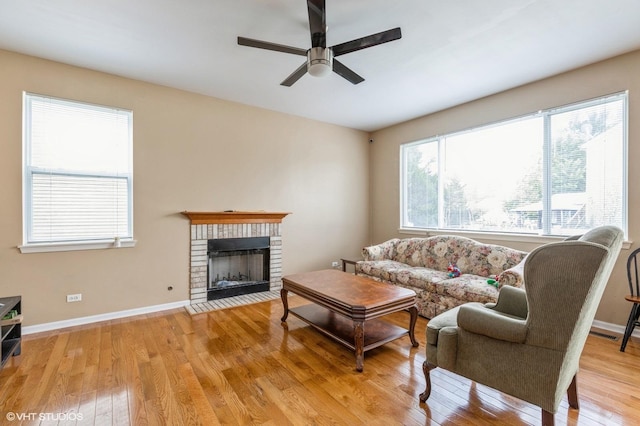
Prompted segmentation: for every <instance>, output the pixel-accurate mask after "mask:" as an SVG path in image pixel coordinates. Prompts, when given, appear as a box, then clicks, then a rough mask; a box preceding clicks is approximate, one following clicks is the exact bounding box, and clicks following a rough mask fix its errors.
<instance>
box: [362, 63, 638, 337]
mask: <svg viewBox="0 0 640 426" xmlns="http://www.w3.org/2000/svg"><path fill="white" fill-rule="evenodd" d="M623 90H629V158H630V161H629V162H630V165H631V166H630V167H629V212H630V214H629V240H631V241H635V242H636V243H634V244H633V245H632V249H633V248H635V246H637V242H638V241H639V240H640V216H638V215H636V214H634V212H637V211H640V169H639V168H637V167H634V166H633V164H634V163H635V162H636V161H635V160H636V159H639V158H640V51H636V52H633V53H630V54H627V55H623V56H620V57H617V58H614V59H611V60H607V61H604V62H600V63H597V64H594V65H589V66H586V67H584V68H580V69H578V70H575V71H571V72H567V73H564V74H561V75H557V76H554V77H551V78H548V79H545V80H542V81H539V82H536V83H533V84H529V85H526V86H523V87H519V88H516V89H513V90H509V91H506V92H503V93H499V94H496V95H494V96H490V97H487V98H484V99H481V100H478V101H475V102H470V103H467V104H464V105H460V106H457V107H455V108H451V109H448V110H445V111H441V112H438V113H435V114H431V115H428V116H424V117H421V118H418V119H415V120H412V121H409V122H406V123H402V124H399V125H397V126H393V127H389V128H386V129H383V130H380V131H378V132H375V133H374V134H373V135H372V137H373V139H374V143H373V144H372V150H371V153H370V158H371V161H370V173H371V182H370V184H371V193H370V197H371V216H370V220H371V242H380V241H384V240H386V239H389V238H392V237H401V236H405V237H406V236H407V235H406V234H399V232H398V227H399V223H400V213H399V212H400V207H399V154H400V152H399V151H400V149H399V147H400V144H402V143H405V142H411V141H415V140H419V139H423V138H426V137H429V136H433V135H437V134H442V133H447V132H452V131H457V130H463V129H467V128H470V127H473V126H476V125H480V124H485V123H490V122H495V121H498V120H502V119H506V118H510V117H517V116H519V115H523V114H526V113H530V112H534V111H538V110H540V109H544V108H550V107H555V106H561V105H565V104H569V103H572V102H576V101H581V100H586V99H590V98H594V97H598V96H602V95H606V94H610V93H615V92H619V91H623ZM498 169H499V168H498ZM486 242H489V243H497V244H504V245H510V246H513V247H516V248H520V249H523V250H527V251H528V250H531V249H532V248H533V247H535V245H534V244H531V243H518V242H513V243H506V242H504V241H491V240H486ZM628 254H629V250H623V251H622V253H621V255H620V258H619V259H618V263H617V265H616V268H615V270H614V272H613V275H612V278H611V280H610V281H609V285H608V287H607V289H606V291H605V294H604V297H603V301H602V303H601V305H600V308H599V310H598V312H597V315H596V319H597V320H600V321H604V322H608V323H613V324H625V323H626V320H627V316H628V315H629V310H630V308H631V306H630V304H629V303H628V302H625V301H624V294H626V293H627V292H628V288H627V283H626V272H625V262H626V257H627V256H628Z"/></svg>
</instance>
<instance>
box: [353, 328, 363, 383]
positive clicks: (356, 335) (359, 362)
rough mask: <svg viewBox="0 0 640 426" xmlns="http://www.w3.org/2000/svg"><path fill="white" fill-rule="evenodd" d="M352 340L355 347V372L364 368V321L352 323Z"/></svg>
mask: <svg viewBox="0 0 640 426" xmlns="http://www.w3.org/2000/svg"><path fill="white" fill-rule="evenodd" d="M353 339H354V340H355V342H354V343H355V346H356V370H358V371H362V369H363V368H364V321H354V322H353Z"/></svg>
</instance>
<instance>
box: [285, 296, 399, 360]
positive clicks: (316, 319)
mask: <svg viewBox="0 0 640 426" xmlns="http://www.w3.org/2000/svg"><path fill="white" fill-rule="evenodd" d="M289 312H290V313H291V314H293V315H295V316H296V317H298V318H300V319H301V320H302V321H304V322H306V323H307V324H309V325H310V326H312V327H313V328H315V329H316V330H318V331H319V332H321V333H322V334H324V335H326V336H328V337H331V338H332V339H334V340H336V341H337V342H338V343H340V344H342V345H344V346H346V347H348V348H349V349H351V350H352V351H355V349H356V347H355V340H354V331H353V320H351V319H349V318H346V317H344V316H342V315H340V314H338V313H335V312H332V311H330V310H328V309H326V308H324V307H322V306H319V305H315V304H309V305H303V306H298V307H295V308H290V309H289ZM364 328H365V331H364V346H363V351H364V352H366V351H368V350H370V349H373V348H377V347H378V346H381V345H384V344H385V343H388V342H390V341H392V340H395V339H397V338H399V337H402V336H404V335H408V333H409V330H407V329H406V328H402V327H398V326H397V325H393V324H391V323H388V322H386V321H384V320H382V319H379V318H375V319H372V320H369V321H367V322H365V325H364Z"/></svg>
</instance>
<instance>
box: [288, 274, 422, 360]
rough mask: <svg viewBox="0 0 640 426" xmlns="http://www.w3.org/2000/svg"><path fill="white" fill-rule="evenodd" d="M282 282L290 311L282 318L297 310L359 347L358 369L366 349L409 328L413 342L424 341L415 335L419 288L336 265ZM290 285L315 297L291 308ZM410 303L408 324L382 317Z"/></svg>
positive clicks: (346, 343) (338, 338)
mask: <svg viewBox="0 0 640 426" xmlns="http://www.w3.org/2000/svg"><path fill="white" fill-rule="evenodd" d="M282 284H283V285H282V290H280V296H281V298H282V304H283V305H284V315H283V316H282V318H281V321H282V322H283V323H286V320H287V316H288V315H289V312H291V313H292V314H293V315H295V316H296V317H298V318H300V319H301V320H303V321H305V322H306V323H308V324H309V325H311V326H312V327H314V328H315V329H316V330H318V331H320V332H321V333H323V334H325V335H326V336H329V337H331V338H332V339H334V340H336V341H337V342H339V343H341V344H342V345H344V346H346V347H348V348H350V349H351V350H354V351H355V353H356V370H358V371H362V369H363V364H364V352H366V351H368V350H369V349H373V348H376V347H378V346H381V345H383V344H385V343H387V342H390V341H392V340H395V339H398V338H400V337H402V336H405V335H407V334H408V335H409V338H410V339H411V344H412V345H413V346H414V347H417V346H418V342H417V341H416V339H415V336H414V328H415V325H416V320H417V318H418V309H417V308H416V305H415V303H416V293H415V292H414V291H413V290H409V289H406V288H402V287H397V286H394V285H391V284H385V283H380V282H377V281H373V280H371V279H369V278H365V277H363V276H360V275H352V274H348V273H345V272H342V271H338V270H336V269H327V270H323V271H315V272H306V273H301V274H295V275H287V276H285V277H283V278H282ZM289 291H292V292H294V293H295V294H297V295H298V296H301V297H304V298H305V299H307V300H310V301H312V302H314V303H312V304H307V305H303V306H298V307H295V308H291V309H289V303H288V300H287V295H288V292H289ZM404 309H408V310H409V313H410V314H411V319H410V320H409V329H408V330H407V329H405V328H402V327H398V326H396V325H394V324H390V323H388V322H386V321H384V320H382V319H379V318H378V317H381V316H383V315H387V314H390V313H392V312H397V311H401V310H404ZM365 322H366V325H367V327H366V331H365Z"/></svg>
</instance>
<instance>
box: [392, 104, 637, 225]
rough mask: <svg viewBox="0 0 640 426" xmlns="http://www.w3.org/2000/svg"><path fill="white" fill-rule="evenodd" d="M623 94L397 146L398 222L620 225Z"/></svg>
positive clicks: (623, 216)
mask: <svg viewBox="0 0 640 426" xmlns="http://www.w3.org/2000/svg"><path fill="white" fill-rule="evenodd" d="M626 135H627V93H626V92H625V93H617V94H613V95H609V96H604V97H602V98H598V99H592V100H589V101H585V102H580V103H577V104H574V105H569V106H564V107H560V108H554V109H549V110H543V111H538V112H536V113H533V114H530V115H527V116H524V117H519V118H517V119H512V120H506V121H503V122H499V123H493V124H489V125H486V126H481V127H478V128H475V129H470V130H465V131H461V132H456V133H450V134H446V135H440V136H434V137H432V138H429V139H426V140H422V141H417V142H412V143H408V144H404V145H402V146H401V162H402V163H401V169H402V188H401V197H402V199H401V206H402V211H401V213H402V216H401V220H402V222H401V226H402V227H403V228H407V229H412V228H418V229H440V230H464V231H479V232H496V233H517V234H534V235H554V236H555V235H558V236H566V235H573V234H579V233H583V232H585V231H586V230H588V229H591V228H593V227H596V226H600V225H615V226H618V227H620V228H622V229H623V230H624V231H625V232H626V230H627V141H626Z"/></svg>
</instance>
